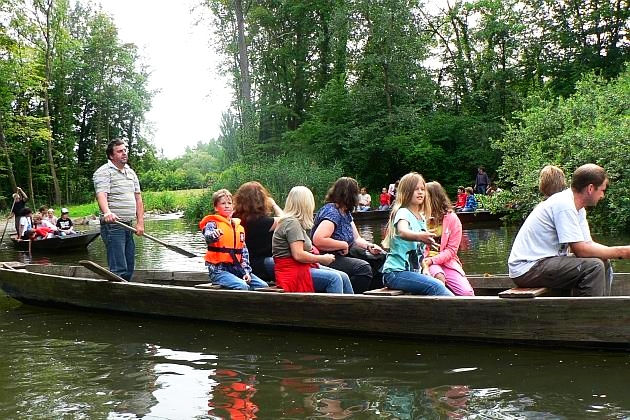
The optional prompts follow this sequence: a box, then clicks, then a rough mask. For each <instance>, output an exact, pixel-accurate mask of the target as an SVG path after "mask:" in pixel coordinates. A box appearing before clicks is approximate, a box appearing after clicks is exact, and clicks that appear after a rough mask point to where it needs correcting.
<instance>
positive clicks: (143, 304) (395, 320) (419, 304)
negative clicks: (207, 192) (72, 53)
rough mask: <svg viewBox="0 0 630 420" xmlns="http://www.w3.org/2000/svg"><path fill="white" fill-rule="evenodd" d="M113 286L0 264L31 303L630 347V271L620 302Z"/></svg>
mask: <svg viewBox="0 0 630 420" xmlns="http://www.w3.org/2000/svg"><path fill="white" fill-rule="evenodd" d="M134 279H135V280H137V281H134V282H124V283H121V282H112V281H107V280H104V279H101V278H99V276H98V275H97V274H95V273H93V272H91V271H89V270H87V269H86V268H84V267H81V266H69V265H67V266H64V265H37V264H34V265H21V266H19V265H18V266H13V267H12V266H11V265H10V264H9V263H0V288H1V289H2V290H3V291H4V292H5V293H6V294H7V295H8V296H10V297H12V298H14V299H17V300H19V301H22V302H24V303H28V304H37V305H53V306H61V307H67V308H75V309H76V308H80V309H88V310H99V311H114V312H121V313H128V314H136V315H144V316H159V317H172V318H184V319H196V320H202V321H213V322H230V323H246V324H255V325H263V326H274V327H297V328H301V329H319V330H332V331H337V332H345V333H352V334H362V333H363V334H370V335H375V336H389V335H396V336H411V337H415V338H425V339H426V338H432V339H436V338H440V339H448V340H473V341H493V342H518V343H528V344H535V345H554V346H579V347H611V348H622V349H626V350H627V349H630V296H628V291H629V290H630V275H628V274H621V275H620V274H617V279H616V282H615V287H614V290H613V293H614V294H615V296H608V297H594V298H573V297H557V296H549V297H536V298H528V299H503V298H499V297H498V296H497V293H498V292H499V291H501V290H505V289H509V288H511V287H513V284H512V282H511V280H509V279H508V278H506V277H505V276H496V277H482V276H479V277H474V276H471V277H470V279H471V283H472V284H473V286H474V287H475V289H476V291H477V293H478V294H479V295H478V296H475V297H429V296H412V295H397V296H391V295H366V294H363V295H342V294H319V293H317V294H316V293H312V294H310V293H277V292H276V293H270V292H263V291H253V292H250V291H234V290H224V289H213V288H210V287H209V286H210V285H209V284H208V283H207V274H206V273H205V272H170V271H155V270H138V271H137V272H136V274H135V275H134Z"/></svg>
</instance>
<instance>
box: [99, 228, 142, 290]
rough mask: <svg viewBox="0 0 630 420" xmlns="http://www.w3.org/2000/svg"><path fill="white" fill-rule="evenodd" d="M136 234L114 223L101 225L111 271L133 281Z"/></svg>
mask: <svg viewBox="0 0 630 420" xmlns="http://www.w3.org/2000/svg"><path fill="white" fill-rule="evenodd" d="M133 235H134V233H133V232H131V231H130V230H128V229H125V228H124V227H122V226H119V225H117V224H114V223H101V238H103V242H105V248H106V249H107V264H108V266H109V271H111V272H112V273H114V274H118V275H119V276H120V277H122V278H123V279H125V280H131V276H133V270H134V268H135V264H136V243H135V242H134V240H133Z"/></svg>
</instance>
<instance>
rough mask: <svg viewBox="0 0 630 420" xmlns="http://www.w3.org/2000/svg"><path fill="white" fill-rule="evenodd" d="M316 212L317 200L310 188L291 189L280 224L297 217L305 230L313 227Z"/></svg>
mask: <svg viewBox="0 0 630 420" xmlns="http://www.w3.org/2000/svg"><path fill="white" fill-rule="evenodd" d="M314 211H315V198H314V197H313V193H312V192H311V190H309V189H308V188H306V187H304V186H301V185H298V186H296V187H293V188H291V191H289V195H287V200H286V202H285V205H284V214H283V215H282V217H280V219H279V221H278V223H280V222H281V221H283V220H284V219H286V218H287V217H295V218H296V219H297V220H298V221H299V222H300V225H302V228H304V230H309V229H311V228H312V227H313V217H314V216H313V212H314Z"/></svg>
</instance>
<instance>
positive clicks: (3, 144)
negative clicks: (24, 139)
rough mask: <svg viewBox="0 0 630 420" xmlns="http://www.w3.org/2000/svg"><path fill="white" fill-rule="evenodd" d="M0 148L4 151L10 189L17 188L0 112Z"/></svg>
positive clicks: (14, 189)
mask: <svg viewBox="0 0 630 420" xmlns="http://www.w3.org/2000/svg"><path fill="white" fill-rule="evenodd" d="M0 149H2V152H3V153H4V157H5V163H6V164H7V172H8V173H9V182H10V183H11V189H12V190H13V191H16V190H17V182H16V181H15V175H14V174H13V162H11V156H10V155H9V146H8V145H7V141H6V138H5V137H4V123H3V122H2V114H0Z"/></svg>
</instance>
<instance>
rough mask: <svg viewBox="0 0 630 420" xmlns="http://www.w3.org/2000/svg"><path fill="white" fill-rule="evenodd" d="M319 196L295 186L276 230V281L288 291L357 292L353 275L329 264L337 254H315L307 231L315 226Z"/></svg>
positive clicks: (274, 244)
mask: <svg viewBox="0 0 630 420" xmlns="http://www.w3.org/2000/svg"><path fill="white" fill-rule="evenodd" d="M314 210H315V199H314V198H313V193H312V192H311V190H309V189H308V188H306V187H303V186H297V187H293V188H292V189H291V191H290V192H289V195H288V196H287V200H286V205H285V207H284V214H283V215H282V216H281V217H280V220H278V226H277V227H276V230H275V232H274V233H273V239H272V241H271V249H272V253H273V259H274V263H275V265H274V270H275V276H276V284H277V285H278V286H279V287H281V288H282V289H284V290H285V291H287V292H326V293H353V290H352V284H351V283H350V277H348V275H347V274H346V273H344V272H342V271H337V270H334V269H332V268H329V267H327V266H328V265H330V264H331V263H332V262H333V261H335V256H334V255H333V254H322V255H318V254H315V253H313V251H314V250H313V244H312V242H311V238H310V237H309V235H308V233H307V231H308V230H310V229H311V228H312V227H313V211H314Z"/></svg>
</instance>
